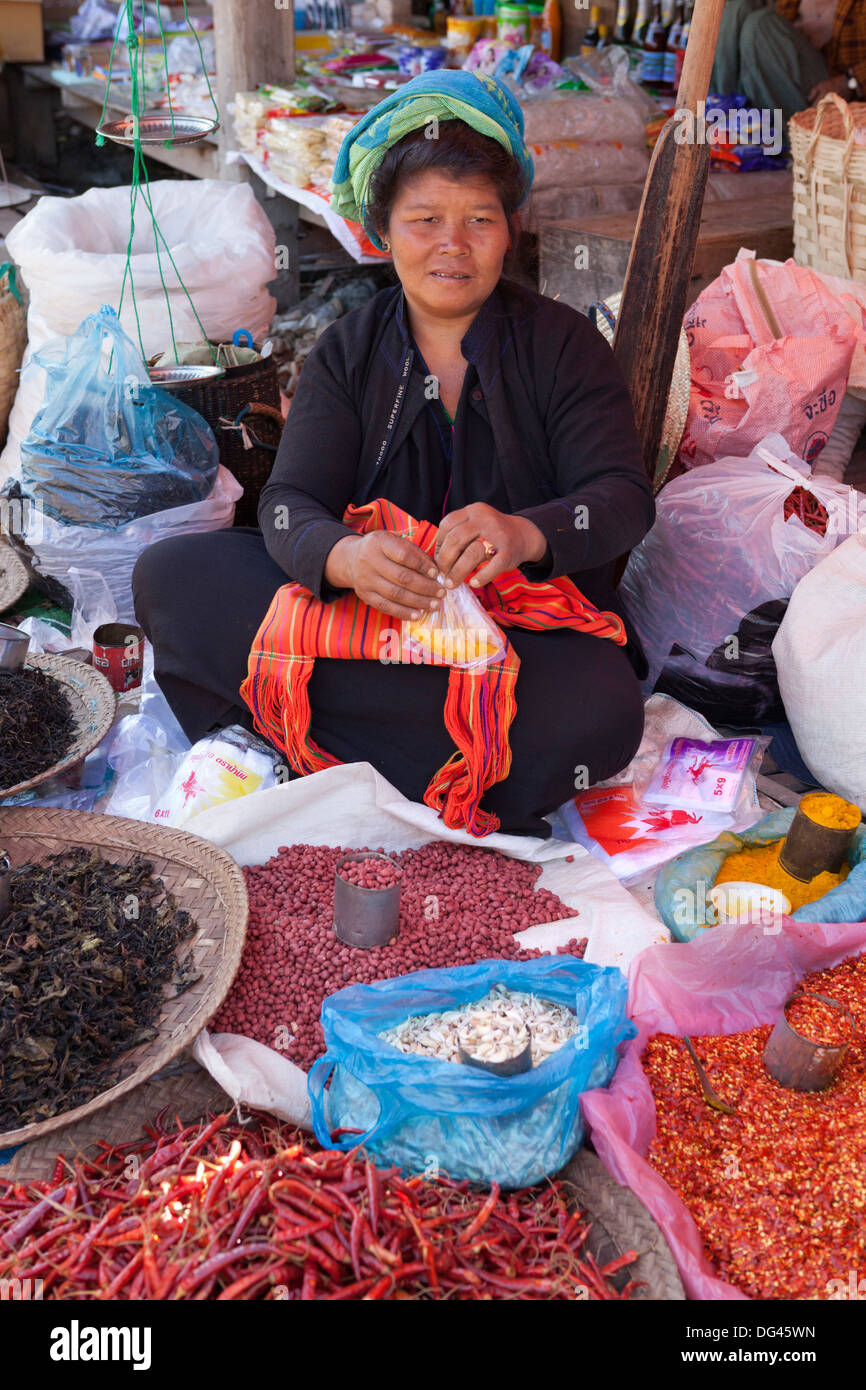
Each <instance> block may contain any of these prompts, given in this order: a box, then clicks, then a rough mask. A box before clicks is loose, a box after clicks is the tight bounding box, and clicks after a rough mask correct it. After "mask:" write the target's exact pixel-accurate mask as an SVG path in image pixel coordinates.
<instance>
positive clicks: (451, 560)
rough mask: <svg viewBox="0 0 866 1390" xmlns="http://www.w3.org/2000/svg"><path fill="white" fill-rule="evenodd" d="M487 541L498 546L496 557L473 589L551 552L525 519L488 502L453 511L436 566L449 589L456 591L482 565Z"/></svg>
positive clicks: (441, 534) (444, 525) (441, 533)
mask: <svg viewBox="0 0 866 1390" xmlns="http://www.w3.org/2000/svg"><path fill="white" fill-rule="evenodd" d="M485 541H487V543H488V545H492V546H495V548H496V554H495V555H494V556H492V557H491V558H490V559H489V560H488V561H487V563H486V564H485V565H483V567H482V568H481V569H480V570H478V573H477V575H476V576H475V578H474V579H472V580H471V581H470V583H471V585H472V588H473V589H480V588H481V587H482V586H483V585H484V584H490V583H491V581H492V580H494V579H497V578H498V576H499V575H500V574H505V573H506V571H507V570H513V569H517V567H518V566H519V565H526V564H530V563H532V562H533V561H538V560H542V559H543V558H544V555H545V553H546V551H547V541H546V539H545V537H544V535H543V533H542V532H541V531H539V529H538V527H537V526H536V525H535V523H534V522H532V521H529V520H528V519H527V518H526V517H525V516H508V515H507V514H506V513H505V512H498V511H497V510H496V508H495V507H488V505H487V503H486V502H473V503H472V504H471V505H470V506H468V507H461V508H460V510H459V511H456V512H449V514H448V516H446V517H445V518H444V520H443V521H442V523H441V525H440V527H439V538H438V540H437V542H436V563H437V565H438V566H439V572H440V573H441V574H442V576H443V577H444V579H445V583H446V585H447V587H448V588H449V589H456V587H457V585H458V584H462V583H463V582H464V580H466V579H468V578H469V575H470V574H471V573H472V571H473V570H474V569H477V568H478V566H479V565H480V564H481V563H482V561H483V560H484V556H485V553H486V552H485V547H484V542H485Z"/></svg>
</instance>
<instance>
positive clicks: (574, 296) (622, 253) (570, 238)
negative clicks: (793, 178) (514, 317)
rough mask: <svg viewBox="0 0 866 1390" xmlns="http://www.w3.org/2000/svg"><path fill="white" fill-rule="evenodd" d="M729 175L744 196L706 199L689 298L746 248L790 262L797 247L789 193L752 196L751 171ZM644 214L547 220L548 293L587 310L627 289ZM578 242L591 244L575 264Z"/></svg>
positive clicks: (543, 239)
mask: <svg viewBox="0 0 866 1390" xmlns="http://www.w3.org/2000/svg"><path fill="white" fill-rule="evenodd" d="M726 177H730V178H737V177H738V178H739V179H740V182H741V186H742V193H743V196H742V197H741V198H737V199H732V200H730V201H729V200H727V199H725V200H719V201H713V202H711V201H707V202H706V203H705V204H704V209H703V214H702V217H701V227H700V233H699V236H698V244H697V249H696V252H695V260H694V266H693V269H692V278H691V284H690V287H689V299H688V303H689V304H693V303H694V301H695V299H696V298H697V296H698V295H699V294H700V292H701V290H703V289H705V288H706V286H707V285H709V284H711V283H712V281H713V280H715V279H716V277H717V276H718V275H719V274H720V272H721V271H722V270H723V269H724V267H725V266H726V265H730V263H731V261H733V260H735V259H736V256H737V252H738V251H739V249H740V247H741V246H747V247H748V248H749V249H750V250H753V251H754V252H755V253H756V255H757V256H758V257H761V258H767V259H769V260H779V261H784V260H787V259H788V257H789V256H791V255H792V253H793V249H794V223H793V212H792V206H791V195H790V193H778V194H771V195H769V196H765V197H761V198H760V199H749V198H748V197H747V196H746V195H747V193H748V187H749V179H750V177H751V175H749V174H743V175H740V176H737V175H733V174H732V175H729V176H726ZM637 216H638V214H637V212H612V213H602V214H600V215H599V216H596V217H584V218H580V219H576V220H573V221H571V220H569V221H565V220H563V221H550V222H542V223H541V224H540V227H539V235H538V241H539V262H540V266H539V283H540V284H541V285H543V286H544V292H545V294H548V295H550V296H551V297H552V298H559V299H562V300H563V301H564V302H565V303H566V304H570V305H571V306H572V307H573V308H575V309H580V310H581V311H582V312H584V313H585V312H586V311H587V309H588V308H589V306H590V304H593V303H595V301H596V300H602V299H606V298H607V296H608V295H610V294H613V293H614V292H615V291H617V290H621V289H622V285H623V281H624V280H625V272H626V267H627V265H628V259H629V255H630V252H631V246H632V240H633V238H634V232H635V226H636V223H637ZM577 248H585V255H584V257H583V261H584V264H583V265H582V266H581V267H580V268H576V256H577Z"/></svg>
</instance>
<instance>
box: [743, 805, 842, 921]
mask: <svg viewBox="0 0 866 1390" xmlns="http://www.w3.org/2000/svg"><path fill="white" fill-rule="evenodd" d="M843 804H844V803H843ZM784 843H785V841H784V840H774V841H773V843H772V844H770V845H755V846H753V847H752V848H751V849H741V850H737V852H736V853H735V854H729V855H728V857H727V859H726V860H725V862H724V863H723V864H722V867H721V868H720V869H719V872H718V874H717V875H716V883H717V884H718V883H737V882H739V881H740V880H745V881H746V882H748V883H760V884H762V885H763V886H764V887H765V888H777V889H778V890H779V892H780V893H784V895H785V897H786V898H787V899H788V900H789V902H790V904H791V911H792V912H796V911H797V908H799V907H805V906H806V904H807V903H813V902H816V901H817V899H818V898H823V897H824V895H825V894H826V893H829V892H830V889H831V888H837V887H838V886H839V884H840V883H842V882H843V881H844V879H846V878H847V877H848V865H847V864H845V865H844V866H843V868H842V870H841V872H840V873H838V874H818V875H817V876H816V877H815V878H813V879H812V881H811V882H810V883H801V882H800V880H799V879H798V878H793V877H792V876H791V875H790V874H786V873H785V870H784V869H783V868H782V866H781V864H780V863H779V854H780V851H781V849H782V846H783V845H784Z"/></svg>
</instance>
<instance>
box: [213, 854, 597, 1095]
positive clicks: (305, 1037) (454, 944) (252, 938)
mask: <svg viewBox="0 0 866 1390" xmlns="http://www.w3.org/2000/svg"><path fill="white" fill-rule="evenodd" d="M346 852H347V851H345V850H343V849H341V848H339V847H338V848H336V849H332V848H330V847H329V846H320V845H291V846H289V845H282V846H280V849H279V851H278V853H277V854H276V855H275V856H274V858H273V859H269V860H268V862H267V863H266V864H261V865H257V866H256V867H254V868H247V869H244V876H245V878H246V881H247V889H248V891H249V898H250V918H249V927H248V931H247V941H246V945H245V947H244V953H243V958H242V960H241V968H240V970H239V972H238V975H237V978H236V980H235V982H234V984H233V986H232V988H231V991H230V993H229V995H228V998H227V999H226V1000H225V1002H224V1004H223V1006H222V1008H221V1009H220V1011H219V1013H218V1014H217V1016H216V1018H215V1019H214V1020H213V1021H212V1023H211V1025H210V1026H211V1028H212V1029H213V1030H214V1031H215V1032H224V1033H241V1034H243V1035H244V1036H246V1037H248V1038H254V1039H255V1040H256V1041H257V1042H261V1043H264V1044H265V1045H266V1046H267V1047H273V1048H276V1049H277V1050H278V1051H280V1052H282V1053H283V1054H284V1055H285V1056H286V1057H288V1058H289V1059H290V1060H291V1061H293V1062H296V1063H297V1064H298V1066H301V1067H304V1068H305V1069H308V1068H309V1067H311V1066H312V1065H313V1062H314V1061H315V1060H316V1058H317V1057H319V1056H321V1054H322V1053H323V1052H324V1050H325V1044H324V1038H323V1035H322V1028H321V1024H320V1022H319V1013H320V1010H321V1006H322V1000H323V999H324V998H325V997H326V996H327V995H329V994H333V993H334V992H335V991H336V990H338V989H342V988H343V987H344V986H345V985H348V984H355V983H358V984H371V983H372V982H373V981H374V980H388V979H393V977H394V976H396V975H406V974H408V973H409V972H410V971H412V970H426V969H433V968H438V969H442V968H444V967H448V966H456V965H470V964H472V963H473V962H474V961H478V960H488V959H502V960H534V959H535V958H536V957H537V956H540V955H541V954H542V952H541V951H536V950H524V949H523V948H522V947H520V946H519V945H518V943H517V942H516V941H515V940H514V932H518V931H524V930H525V929H526V928H527V927H531V926H534V925H535V924H536V923H537V922H550V921H556V920H558V919H559V918H563V917H577V916H578V913H577V911H576V909H574V908H570V907H566V905H565V903H563V902H562V901H561V899H560V898H558V897H557V896H556V894H555V893H551V892H549V891H548V890H547V889H544V888H541V889H538V890H536V889H535V887H534V885H535V882H536V880H537V879H538V877H539V875H540V874H541V867H540V865H537V864H524V863H521V862H520V861H519V860H517V859H508V858H506V856H505V855H503V854H498V853H497V852H496V851H495V850H481V849H464V848H463V847H462V846H460V845H448V844H445V843H443V842H442V841H439V840H433V841H431V842H430V843H429V844H426V845H422V846H421V848H420V849H407V850H404V851H403V853H402V854H395V855H393V856H392V858H393V860H394V863H395V864H396V865H399V867H400V869H402V880H401V882H402V891H401V895H400V926H399V931H398V934H397V936H396V937H395V938H394V940H393V941H389V942H388V943H387V944H386V945H385V946H376V947H374V948H373V949H372V950H362V949H360V948H358V947H353V946H347V945H345V944H344V943H343V942H342V941H339V940H338V938H337V937H336V935H335V934H334V871H335V868H336V865H337V860H338V859H339V858H340V857H341V856H342V855H343V854H344V853H346ZM365 852H367V853H369V852H370V851H369V849H366V847H365ZM379 862H381V861H377V860H375V859H373V860H367V861H366V863H365V865H364V867H365V868H366V865H367V864H378V863H379ZM354 863H355V864H356V865H357V864H358V863H359V861H357V860H356V861H354ZM384 867H385V869H386V870H388V865H387V864H386V865H385V866H384ZM376 882H377V884H378V882H379V880H378V878H377V880H376ZM585 948H586V941H585V939H584V940H578V939H577V938H573V939H572V940H571V941H569V942H568V943H567V944H566V945H565V946H563V947H562V948H561V950H560V952H559V954H561V955H572V956H582V955H583V952H584V950H585Z"/></svg>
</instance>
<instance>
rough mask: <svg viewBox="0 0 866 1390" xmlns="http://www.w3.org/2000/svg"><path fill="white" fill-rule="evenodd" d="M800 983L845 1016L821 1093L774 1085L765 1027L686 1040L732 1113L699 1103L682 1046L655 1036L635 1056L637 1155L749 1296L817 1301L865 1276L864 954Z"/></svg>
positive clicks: (719, 1266) (714, 1258)
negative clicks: (647, 1100) (851, 1031)
mask: <svg viewBox="0 0 866 1390" xmlns="http://www.w3.org/2000/svg"><path fill="white" fill-rule="evenodd" d="M801 983H802V986H803V988H804V989H808V990H817V991H818V992H820V993H821V994H826V995H828V996H829V997H830V998H832V999H837V1000H838V1001H839V1002H840V1003H842V1004H844V1005H845V1006H846V1007H847V1008H848V1009H850V1010H851V1013H852V1014H853V1015H854V1018H855V1020H856V1025H857V1036H856V1037H855V1039H854V1040H853V1041H852V1043H851V1046H850V1047H849V1049H848V1052H847V1054H846V1058H845V1061H844V1063H843V1064H842V1068H841V1070H840V1072H839V1074H838V1076H837V1078H836V1080H835V1081H834V1082H833V1083H832V1085H830V1086H829V1087H828V1088H827V1090H825V1091H812V1092H808V1091H795V1090H789V1089H787V1088H785V1087H783V1086H780V1085H779V1084H778V1083H777V1082H776V1081H774V1080H773V1078H772V1077H771V1076H770V1074H769V1072H768V1071H767V1069H766V1067H765V1066H764V1064H763V1060H762V1054H763V1051H764V1046H765V1044H766V1041H767V1038H768V1037H769V1035H770V1032H771V1031H772V1030H771V1029H770V1028H769V1027H762V1028H752V1029H751V1030H750V1031H749V1032H747V1033H733V1034H730V1035H728V1036H727V1037H707V1038H695V1039H694V1040H693V1041H694V1043H695V1047H696V1050H697V1053H698V1056H699V1057H700V1059H701V1061H702V1062H703V1064H704V1067H705V1069H706V1072H707V1075H708V1077H709V1080H710V1084H711V1085H712V1086H713V1087H714V1089H715V1090H716V1091H717V1092H718V1094H719V1096H720V1097H721V1099H722V1100H724V1101H727V1102H728V1104H729V1105H733V1106H735V1107H736V1108H737V1111H738V1113H737V1114H736V1115H725V1114H722V1113H720V1112H719V1111H717V1110H713V1109H710V1107H709V1106H707V1104H706V1102H705V1101H704V1100H703V1098H702V1096H701V1092H700V1087H699V1085H698V1080H697V1077H696V1075H695V1072H694V1068H693V1066H692V1064H691V1062H690V1060H689V1058H688V1055H687V1053H686V1051H685V1048H684V1046H683V1043H682V1039H680V1038H676V1037H672V1036H669V1035H667V1034H664V1033H659V1034H656V1036H655V1037H653V1038H651V1039H650V1041H649V1043H648V1045H647V1049H646V1051H645V1053H644V1056H643V1066H644V1070H645V1072H646V1074H647V1076H648V1078H649V1082H650V1086H651V1087H652V1091H653V1095H654V1097H655V1102H656V1137H655V1139H654V1140H653V1142H652V1144H651V1145H650V1148H649V1152H648V1154H647V1159H648V1161H649V1162H650V1163H651V1164H652V1165H653V1167H654V1168H656V1169H657V1171H658V1172H659V1173H661V1174H662V1176H663V1177H664V1178H665V1180H666V1181H667V1182H668V1183H670V1185H671V1187H672V1188H674V1190H675V1191H676V1192H678V1193H679V1195H680V1196H681V1197H682V1199H683V1201H684V1202H685V1203H686V1205H687V1206H688V1208H689V1210H690V1211H691V1213H692V1216H693V1217H694V1219H695V1222H696V1224H697V1227H698V1230H699V1231H700V1233H701V1235H702V1237H703V1241H704V1249H705V1251H706V1254H707V1258H708V1259H709V1260H710V1262H711V1263H712V1264H713V1265H715V1267H716V1269H717V1270H718V1271H719V1273H720V1274H721V1275H722V1277H723V1278H725V1279H727V1280H728V1281H729V1282H730V1283H731V1284H735V1285H736V1286H737V1287H738V1288H740V1289H742V1290H743V1292H744V1293H747V1294H749V1295H750V1297H752V1298H759V1299H773V1298H780V1299H801V1298H828V1297H830V1296H831V1294H832V1289H833V1287H834V1285H833V1284H832V1281H833V1280H835V1279H842V1280H843V1282H845V1283H846V1284H847V1281H848V1278H849V1275H850V1271H851V1270H857V1269H861V1270H862V1269H863V1268H866V1084H864V1082H866V1042H864V1034H866V955H863V956H851V957H849V958H848V959H847V960H845V961H843V962H842V963H841V964H840V965H837V966H836V967H835V968H833V969H832V970H824V971H816V972H814V973H813V974H811V975H807V976H806V977H805V978H804V979H803V980H802V982H801Z"/></svg>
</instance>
